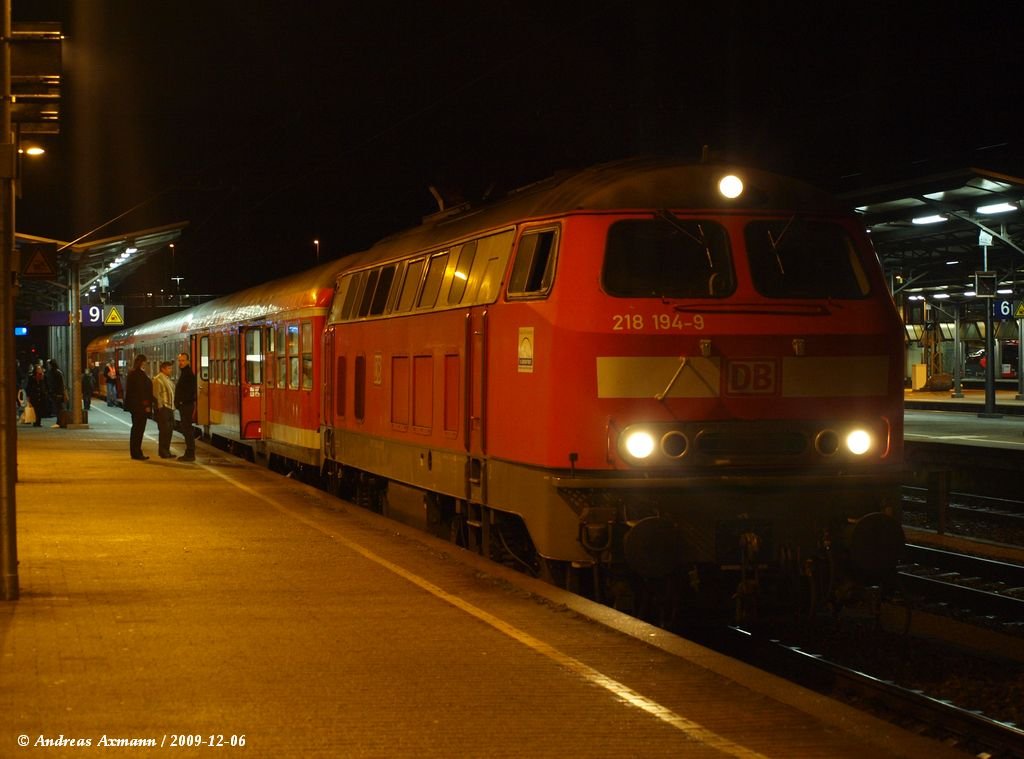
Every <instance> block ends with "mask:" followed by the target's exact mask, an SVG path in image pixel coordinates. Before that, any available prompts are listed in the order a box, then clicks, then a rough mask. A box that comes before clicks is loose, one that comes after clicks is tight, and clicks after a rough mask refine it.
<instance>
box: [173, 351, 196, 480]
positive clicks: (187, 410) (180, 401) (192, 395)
mask: <svg viewBox="0 0 1024 759" xmlns="http://www.w3.org/2000/svg"><path fill="white" fill-rule="evenodd" d="M174 407H175V408H176V409H178V413H179V414H180V415H181V421H180V422H179V424H181V434H182V435H184V436H185V454H184V455H183V456H178V460H179V461H195V460H196V441H195V433H194V431H193V428H192V417H193V415H194V414H195V411H196V375H195V374H194V373H193V371H192V366H191V364H190V362H189V357H188V354H187V353H179V354H178V381H177V382H176V383H175V385H174Z"/></svg>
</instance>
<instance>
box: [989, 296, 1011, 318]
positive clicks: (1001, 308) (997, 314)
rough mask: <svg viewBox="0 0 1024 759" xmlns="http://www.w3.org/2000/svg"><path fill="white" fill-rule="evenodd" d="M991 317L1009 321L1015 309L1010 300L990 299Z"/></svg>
mask: <svg viewBox="0 0 1024 759" xmlns="http://www.w3.org/2000/svg"><path fill="white" fill-rule="evenodd" d="M992 318H993V319H995V320H997V321H1003V322H1005V321H1009V320H1010V319H1013V318H1015V310H1014V308H1013V301H1012V300H994V301H992Z"/></svg>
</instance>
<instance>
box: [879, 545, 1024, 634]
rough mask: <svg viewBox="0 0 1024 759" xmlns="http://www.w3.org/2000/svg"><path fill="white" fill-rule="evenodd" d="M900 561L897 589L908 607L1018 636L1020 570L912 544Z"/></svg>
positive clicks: (1023, 599) (1023, 597)
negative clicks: (981, 623)
mask: <svg viewBox="0 0 1024 759" xmlns="http://www.w3.org/2000/svg"><path fill="white" fill-rule="evenodd" d="M905 556H906V559H907V561H906V563H904V564H903V565H901V566H900V567H899V587H900V589H901V590H902V591H903V593H904V595H905V596H906V597H907V599H908V601H910V602H911V603H912V605H914V606H917V605H920V604H927V605H930V606H932V607H934V606H940V607H943V608H944V610H945V611H947V612H948V613H950V614H952V616H957V617H966V618H979V617H980V618H983V620H984V622H985V623H986V626H989V627H993V626H994V627H998V628H1000V629H1001V631H1003V632H1007V633H1011V634H1018V635H1024V566H1022V565H1020V564H1012V563H1009V562H1002V561H993V560H992V559H985V558H980V557H977V556H969V555H966V554H962V553H955V552H952V551H946V550H943V549H939V548H932V547H928V546H920V545H913V544H908V545H907V546H906V553H905Z"/></svg>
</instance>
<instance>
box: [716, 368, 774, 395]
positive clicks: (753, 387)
mask: <svg viewBox="0 0 1024 759" xmlns="http://www.w3.org/2000/svg"><path fill="white" fill-rule="evenodd" d="M777 374H778V372H777V371H776V362H775V361H771V360H761V361H730V362H729V371H728V375H727V390H726V392H728V393H730V394H731V395H771V394H773V393H774V392H775V389H776V388H775V385H776V379H775V377H776V375H777Z"/></svg>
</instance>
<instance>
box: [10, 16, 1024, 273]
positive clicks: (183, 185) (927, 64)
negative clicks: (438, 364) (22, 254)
mask: <svg viewBox="0 0 1024 759" xmlns="http://www.w3.org/2000/svg"><path fill="white" fill-rule="evenodd" d="M891 5H897V4H895V3H891V2H887V3H863V2H862V3H855V4H854V3H844V4H841V9H840V4H838V3H818V4H816V5H814V6H813V9H809V8H808V7H805V6H804V4H803V3H790V2H776V3H740V2H724V1H723V2H716V3H707V4H699V5H698V4H694V3H686V2H672V3H668V2H665V3H653V2H635V1H630V0H627V1H625V2H612V1H611V0H590V2H586V3H579V2H572V3H559V2H546V3H534V2H523V1H520V2H510V1H508V0H487V1H486V2H480V0H475V2H444V3H440V2H402V3H394V2H386V1H385V2H377V3H350V2H335V3H320V2H316V3H313V2H308V3H307V2H297V3H280V2H273V3H272V2H265V1H264V0H247V1H246V2H236V1H235V0H203V1H202V2H198V1H194V0H175V1H174V2H169V1H164V0H77V1H76V2H59V1H51V2H46V1H45V0H34V1H31V2H30V1H29V0H13V9H14V18H15V20H16V21H17V20H19V19H24V20H29V19H36V20H56V21H62V22H63V23H64V27H65V31H66V33H67V35H68V37H69V39H68V41H67V42H66V43H65V80H66V84H65V92H64V102H63V123H62V134H61V135H60V136H59V137H54V138H47V139H45V140H42V142H43V143H44V145H45V146H46V147H47V149H48V151H49V152H48V154H47V156H46V157H45V159H44V161H43V162H39V163H37V164H34V165H32V166H30V167H26V171H25V176H24V180H23V197H22V198H21V200H20V201H19V207H18V216H19V218H18V229H19V231H20V232H27V233H30V234H38V235H44V236H52V237H57V238H60V239H72V238H75V237H78V236H79V235H82V234H84V233H85V232H88V231H89V230H92V229H95V228H97V227H99V226H100V225H102V224H104V223H105V222H107V221H108V220H110V219H112V218H114V217H116V216H118V215H120V214H122V213H124V212H125V211H128V210H129V209H133V208H136V207H137V208H136V210H134V211H132V212H131V213H130V214H128V215H127V216H126V217H125V218H124V219H123V220H121V221H120V222H118V223H117V224H114V225H111V226H107V227H104V228H103V229H102V230H100V231H98V232H97V233H96V236H97V237H106V236H110V235H113V234H117V233H121V232H125V231H130V230H137V229H143V228H146V227H152V226H160V225H164V224H169V223H172V222H177V221H189V222H190V225H189V227H188V229H187V230H186V232H185V234H184V236H183V238H182V240H181V242H180V243H179V245H178V246H177V254H176V260H175V261H174V263H173V269H174V270H173V271H172V263H171V262H170V260H169V259H168V258H165V259H163V260H156V261H152V262H151V263H149V264H147V266H146V267H145V268H144V269H143V270H142V271H140V272H139V273H138V274H136V275H134V276H133V278H132V280H131V281H130V282H129V283H126V285H125V287H124V288H123V290H124V291H126V292H137V291H142V290H147V289H150V290H151V289H157V288H160V287H165V286H166V287H170V280H169V277H170V276H171V275H173V274H179V275H182V276H184V277H185V280H184V282H183V288H184V289H186V290H187V291H190V292H193V293H224V292H231V291H234V290H237V289H240V288H241V287H245V286H249V285H252V284H256V283H258V282H261V281H265V280H267V279H270V278H272V277H275V276H280V275H283V274H287V273H290V272H293V271H296V270H298V269H301V268H304V267H307V266H311V265H313V264H314V262H315V249H314V246H313V242H312V241H313V239H314V238H319V239H320V241H321V246H320V252H321V260H327V259H331V258H336V257H338V256H340V255H342V254H344V253H347V252H353V251H357V250H361V249H363V248H365V247H368V246H369V245H370V244H372V243H373V242H374V241H375V240H377V239H379V238H380V237H383V236H385V235H387V234H390V233H393V232H396V231H399V230H401V229H404V228H407V227H409V226H413V225H415V224H417V223H418V221H419V219H420V217H421V216H423V215H425V214H428V213H430V212H432V211H433V210H436V206H435V204H434V201H433V198H432V197H431V194H430V192H429V191H428V187H429V186H430V185H434V186H436V187H438V188H440V189H441V190H442V192H443V193H444V194H445V195H446V197H448V198H449V200H450V201H452V202H456V201H459V200H463V199H465V200H470V201H473V200H478V199H479V198H481V197H482V196H484V195H485V194H488V193H489V194H490V196H492V197H496V196H499V195H500V194H501V193H502V192H504V191H505V190H507V189H511V188H514V187H516V186H520V185H522V184H526V183H528V182H531V181H535V180H538V179H542V178H544V177H546V176H549V175H551V174H552V173H554V172H555V171H558V170H561V169H568V168H580V167H584V166H588V165H591V164H594V163H598V162H601V161H606V160H612V159H616V158H622V157H626V156H630V155H637V154H646V153H665V154H672V155H680V156H684V157H691V158H693V159H697V158H698V157H699V156H700V153H701V147H702V146H703V145H709V146H710V147H711V148H712V150H713V151H715V153H716V154H718V155H720V156H721V157H723V158H725V159H731V160H737V161H740V162H744V163H748V164H752V165H756V166H759V167H763V168H768V169H771V170H776V171H780V172H783V173H787V174H791V175H794V176H799V177H802V178H805V179H809V180H811V181H813V182H815V183H817V184H819V185H822V186H824V187H825V188H826V189H832V190H837V191H838V190H844V189H851V188H852V187H854V186H857V185H871V184H876V183H881V182H886V181H891V180H893V179H897V178H904V177H909V176H914V175H924V174H929V173H936V172H938V171H942V170H946V169H950V168H954V167H962V166H968V165H973V166H982V167H985V168H993V169H996V170H1001V171H1006V172H1010V173H1016V174H1018V175H1019V174H1022V173H1024V167H1022V165H1021V164H1022V161H1021V158H1022V155H1024V151H1022V150H1021V125H1020V120H1019V118H1018V117H1017V116H1016V112H1019V111H1020V110H1021V106H1020V105H1019V101H1020V99H1021V87H1020V85H1019V84H1018V82H1019V81H1020V79H1021V63H1020V59H1019V58H1020V55H1019V53H1020V43H1019V31H1020V29H1021V28H1022V26H1021V23H1020V22H1021V21H1022V16H1021V11H1019V10H1017V8H1018V7H1019V3H1017V2H992V3H986V4H984V5H983V8H984V12H985V15H984V17H981V16H976V15H971V14H975V13H976V12H977V11H976V10H975V9H976V8H979V9H980V8H982V6H980V5H973V4H948V6H947V5H944V4H941V3H938V4H928V5H927V6H926V12H921V11H918V10H915V9H899V10H893V8H891V7H890V6H891ZM906 5H912V6H918V5H919V4H917V3H910V4H906ZM748 6H753V7H752V8H751V7H748ZM921 7H922V8H925V6H923V5H921ZM945 7H948V8H949V9H950V11H949V12H948V13H947V12H945V10H944V8H945Z"/></svg>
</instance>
